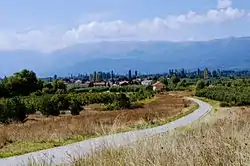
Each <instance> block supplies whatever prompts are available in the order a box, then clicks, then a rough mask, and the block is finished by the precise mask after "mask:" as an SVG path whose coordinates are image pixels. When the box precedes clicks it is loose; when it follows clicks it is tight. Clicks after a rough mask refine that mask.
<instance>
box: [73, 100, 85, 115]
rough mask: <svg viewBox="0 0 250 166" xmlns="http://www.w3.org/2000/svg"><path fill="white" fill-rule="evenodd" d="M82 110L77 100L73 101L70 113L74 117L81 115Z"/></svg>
mask: <svg viewBox="0 0 250 166" xmlns="http://www.w3.org/2000/svg"><path fill="white" fill-rule="evenodd" d="M81 110H82V107H81V103H80V102H78V101H77V100H73V101H72V103H71V105H70V111H71V114H72V115H79V114H80V112H81Z"/></svg>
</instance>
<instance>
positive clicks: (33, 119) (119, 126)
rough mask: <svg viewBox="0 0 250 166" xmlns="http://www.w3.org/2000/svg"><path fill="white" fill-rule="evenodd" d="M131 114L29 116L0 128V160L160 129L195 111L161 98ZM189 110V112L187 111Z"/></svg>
mask: <svg viewBox="0 0 250 166" xmlns="http://www.w3.org/2000/svg"><path fill="white" fill-rule="evenodd" d="M142 103H143V104H144V106H143V107H141V108H137V109H133V110H120V111H102V109H99V108H100V105H99V106H98V105H94V106H93V105H92V106H88V107H87V108H86V110H85V111H83V112H82V113H81V115H80V116H76V117H73V116H68V115H64V116H60V117H48V118H45V117H42V116H40V115H32V116H30V117H29V118H28V121H26V122H25V123H24V124H10V125H6V126H0V157H1V158H3V157H9V156H13V155H20V154H24V153H28V152H32V151H37V150H41V149H47V148H53V147H57V146H62V145H66V144H69V143H73V142H78V141H82V140H85V139H88V138H91V137H98V136H101V135H107V134H112V133H117V132H122V131H129V130H135V129H138V128H147V127H153V126H156V125H160V124H163V123H166V122H169V121H171V120H175V119H176V118H179V117H181V116H184V115H186V114H187V113H190V111H193V110H194V109H195V107H196V105H195V104H191V102H190V101H186V100H184V99H183V98H182V97H181V96H178V95H169V94H161V95H157V96H156V98H155V99H150V100H145V101H142ZM189 108H190V109H189Z"/></svg>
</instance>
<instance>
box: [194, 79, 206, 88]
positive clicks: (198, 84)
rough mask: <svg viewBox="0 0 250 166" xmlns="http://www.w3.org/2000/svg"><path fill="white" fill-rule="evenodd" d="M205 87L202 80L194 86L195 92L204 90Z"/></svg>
mask: <svg viewBox="0 0 250 166" xmlns="http://www.w3.org/2000/svg"><path fill="white" fill-rule="evenodd" d="M205 86H206V84H205V81H204V80H199V81H198V82H197V84H196V90H201V89H204V88H205Z"/></svg>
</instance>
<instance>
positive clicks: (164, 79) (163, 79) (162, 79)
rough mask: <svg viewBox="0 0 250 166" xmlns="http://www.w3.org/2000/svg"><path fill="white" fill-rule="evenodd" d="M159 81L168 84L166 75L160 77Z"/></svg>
mask: <svg viewBox="0 0 250 166" xmlns="http://www.w3.org/2000/svg"><path fill="white" fill-rule="evenodd" d="M159 81H160V82H161V83H163V84H164V85H166V86H168V79H167V78H166V77H160V78H159Z"/></svg>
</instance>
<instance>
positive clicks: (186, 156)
mask: <svg viewBox="0 0 250 166" xmlns="http://www.w3.org/2000/svg"><path fill="white" fill-rule="evenodd" d="M74 165H77V166H78V165H79V166H80V165H86V166H89V165H90V166H91V165H93V166H99V165H102V166H126V165H127V166H165V165H169V166H172V165H180V166H183V165H190V166H191V165H201V166H206V165H209V166H210V165H211V166H213V165H250V108H227V109H225V108H223V109H220V110H219V111H218V112H214V113H213V114H212V115H209V116H208V117H206V118H205V119H203V120H201V121H200V122H195V123H193V124H191V125H190V126H189V127H187V128H185V129H184V130H183V129H182V130H176V131H173V132H170V133H169V134H162V135H159V136H156V137H153V138H150V139H147V140H145V141H144V142H140V143H137V144H136V145H135V146H133V147H124V148H120V149H116V150H112V149H107V150H104V151H102V152H97V153H96V154H94V155H92V156H89V157H87V158H83V159H81V160H80V161H78V162H76V163H75V164H74Z"/></svg>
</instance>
